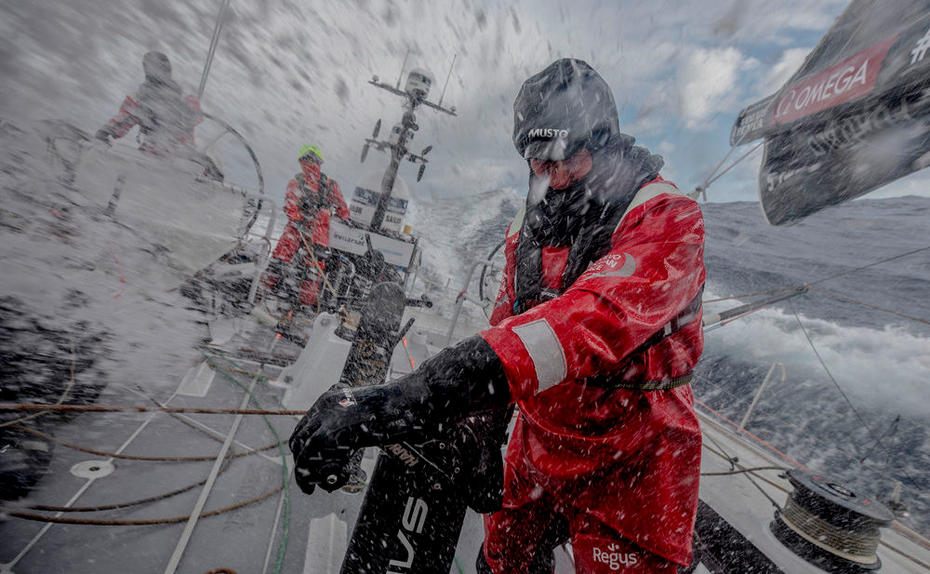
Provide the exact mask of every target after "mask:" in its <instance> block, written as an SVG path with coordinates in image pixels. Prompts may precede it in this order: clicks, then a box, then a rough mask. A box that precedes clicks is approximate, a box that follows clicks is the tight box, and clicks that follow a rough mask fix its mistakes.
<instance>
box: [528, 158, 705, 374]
mask: <svg viewBox="0 0 930 574" xmlns="http://www.w3.org/2000/svg"><path fill="white" fill-rule="evenodd" d="M640 149H641V148H640ZM654 178H655V175H654V174H653V177H652V179H654ZM665 193H674V194H680V192H679V191H678V189H677V188H675V187H674V186H673V185H671V184H668V183H665V182H662V181H659V182H656V183H652V184H647V185H644V186H643V185H641V186H640V187H638V190H637V192H636V193H635V194H634V195H633V196H632V197H631V198H630V199H629V200H628V201H626V202H624V203H623V204H622V205H614V206H612V207H613V209H611V210H610V211H609V212H607V211H602V212H601V217H600V218H598V220H597V222H596V225H583V226H582V227H583V229H582V231H581V232H580V233H579V234H578V235H576V237H575V239H574V242H576V243H578V242H582V241H584V242H586V243H587V244H586V245H585V247H584V248H583V249H577V250H576V249H575V248H574V244H573V245H572V248H571V249H570V251H569V258H568V262H567V263H566V265H565V271H564V272H563V274H562V282H561V285H560V288H559V289H550V288H546V287H544V286H543V280H542V265H541V255H539V254H537V253H533V252H541V250H542V247H541V246H540V245H539V242H538V241H534V240H533V239H532V238H531V237H529V236H526V235H524V233H523V231H524V230H526V223H525V220H524V221H520V218H521V216H522V214H518V215H517V218H516V219H515V220H514V224H512V225H513V227H515V228H518V229H521V233H520V236H519V237H518V239H517V242H518V243H517V252H516V258H517V269H516V270H517V272H518V275H517V276H516V277H515V278H514V283H515V290H516V294H517V297H516V301H515V302H514V314H515V315H519V314H521V313H523V312H525V311H526V310H528V309H530V308H532V307H533V306H535V305H538V304H539V303H542V302H544V301H547V300H550V299H553V298H555V297H558V296H559V295H561V294H562V293H564V292H565V290H566V289H568V287H570V286H571V285H572V284H573V283H574V282H575V281H576V280H577V279H578V277H580V276H581V274H582V273H583V272H584V271H585V270H586V269H587V267H588V266H589V265H590V264H591V263H592V262H594V261H596V260H597V259H599V258H601V257H603V256H604V255H606V254H607V252H608V251H609V250H610V247H611V243H612V238H613V234H614V233H616V230H617V229H619V227H620V224H621V223H622V222H623V219H624V218H625V217H626V215H627V214H628V213H629V212H630V211H632V210H633V208H634V207H636V206H638V205H642V204H643V203H645V202H646V201H648V200H649V199H652V198H653V197H657V196H659V195H662V194H665ZM584 227H587V228H589V229H591V230H592V232H591V233H590V234H586V233H585V231H584ZM605 229H606V230H608V231H609V233H605V232H604V230H605ZM521 246H522V249H521ZM521 257H524V258H528V259H529V262H530V263H529V265H527V264H526V260H524V264H523V265H521V264H520V263H521ZM573 258H575V259H574V260H573ZM578 258H581V260H578ZM703 293H704V285H701V287H700V289H698V292H697V295H695V296H694V298H692V299H691V301H689V302H688V304H687V305H685V307H684V308H683V309H682V310H681V311H680V312H679V313H678V314H677V315H675V317H674V318H673V319H672V320H671V321H669V322H668V323H666V324H665V325H663V326H662V328H661V329H659V330H658V331H656V332H655V333H654V334H652V335H651V336H650V337H649V338H647V339H646V340H645V341H644V342H643V343H642V344H641V345H640V346H638V347H637V348H636V349H634V350H633V351H632V352H631V353H630V354H629V355H627V359H625V360H624V361H623V362H622V363H621V364H620V365H619V367H618V368H617V369H616V370H615V371H614V373H622V372H624V371H625V370H626V369H627V368H628V367H629V366H630V363H631V362H632V360H633V359H634V358H636V357H639V356H640V355H641V354H642V353H643V352H645V351H646V350H647V349H649V348H650V347H653V346H655V345H657V344H659V343H660V342H662V341H663V340H665V339H667V338H668V337H670V336H672V335H674V334H675V333H677V332H678V331H680V330H681V329H683V328H684V327H685V326H687V325H689V324H691V323H692V322H693V321H694V320H696V319H697V318H698V317H699V316H700V314H701V301H702V296H703ZM691 379H692V373H691V372H688V373H686V374H684V375H681V376H678V377H675V378H672V379H663V380H656V381H638V382H626V381H620V380H619V378H618V377H617V376H616V374H612V375H599V376H595V377H590V378H588V379H586V380H585V384H588V385H592V386H596V387H602V388H608V389H631V390H642V391H656V390H666V389H673V388H675V387H680V386H682V385H686V384H688V383H690V382H691Z"/></svg>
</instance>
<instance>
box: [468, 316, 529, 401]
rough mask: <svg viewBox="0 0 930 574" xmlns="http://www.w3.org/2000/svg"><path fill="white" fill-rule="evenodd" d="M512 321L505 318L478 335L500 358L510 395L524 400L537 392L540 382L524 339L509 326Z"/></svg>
mask: <svg viewBox="0 0 930 574" xmlns="http://www.w3.org/2000/svg"><path fill="white" fill-rule="evenodd" d="M510 322H511V321H506V320H505V321H504V322H503V323H502V324H500V325H498V326H496V327H491V328H490V329H485V330H484V331H482V332H481V333H478V336H480V337H481V338H482V339H484V340H485V341H486V342H487V343H488V344H489V345H490V346H491V348H492V349H494V352H495V353H496V354H497V357H498V358H499V359H500V361H501V365H503V367H504V375H505V376H506V377H507V383H508V384H509V385H510V395H511V396H512V397H513V398H514V399H515V400H524V399H527V398H529V397H532V396H533V395H534V394H536V389H537V388H538V386H539V383H538V382H537V380H536V367H535V366H534V365H533V360H532V359H531V358H530V355H529V353H528V352H527V350H526V347H525V346H524V345H523V341H522V340H520V337H518V336H517V335H516V333H514V332H513V331H511V330H510V329H509V328H507V324H508V323H510Z"/></svg>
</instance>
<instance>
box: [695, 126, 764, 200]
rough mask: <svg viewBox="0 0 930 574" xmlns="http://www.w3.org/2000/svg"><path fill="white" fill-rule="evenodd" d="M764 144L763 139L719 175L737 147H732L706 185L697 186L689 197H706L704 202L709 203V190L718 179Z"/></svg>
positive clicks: (712, 172) (708, 178) (707, 179)
mask: <svg viewBox="0 0 930 574" xmlns="http://www.w3.org/2000/svg"><path fill="white" fill-rule="evenodd" d="M764 143H765V140H764V139H763V140H762V141H760V142H759V143H757V144H756V145H754V146H752V148H750V150H749V151H747V152H746V153H744V154H743V155H741V156H740V157H738V158H736V159H735V160H733V163H731V164H730V165H728V166H727V167H726V168H725V169H724V170H723V171H721V172H720V173H717V170H718V169H720V166H721V165H723V162H725V161H726V160H727V158H728V157H730V154H731V153H733V150H735V149H736V148H735V147H730V149H729V151H727V153H726V155H725V156H723V159H722V160H720V162H718V163H717V165H716V166H714V169H713V170H711V172H710V174H709V175H708V176H707V178H706V179H705V180H704V183H702V184H701V185H699V186H697V187H696V188H694V191H692V192H691V193H689V194H688V196H689V197H691V198H692V199H697V197H698V195H703V196H704V201H707V188H708V187H710V184H712V183H714V182H715V181H717V180H718V179H720V178H721V177H723V176H724V175H726V174H727V172H729V171H730V170H731V169H733V168H734V167H736V166H737V165H738V164H740V163H741V162H742V161H743V160H744V159H746V158H747V157H749V156H750V155H751V154H752V153H753V152H754V151H756V150H757V149H759V148H760V147H761V146H762V144H764Z"/></svg>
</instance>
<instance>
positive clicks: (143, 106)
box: [96, 52, 223, 181]
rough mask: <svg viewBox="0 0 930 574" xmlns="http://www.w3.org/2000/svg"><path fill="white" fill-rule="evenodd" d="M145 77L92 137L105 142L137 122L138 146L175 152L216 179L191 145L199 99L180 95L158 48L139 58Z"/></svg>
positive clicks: (208, 161)
mask: <svg viewBox="0 0 930 574" xmlns="http://www.w3.org/2000/svg"><path fill="white" fill-rule="evenodd" d="M142 70H143V72H144V73H145V81H144V82H142V84H141V85H140V86H139V89H138V90H137V91H136V93H135V94H132V95H130V96H126V99H125V100H123V103H122V105H121V106H120V108H119V113H117V114H116V116H114V117H113V118H112V119H110V121H109V122H107V123H106V125H104V126H103V127H102V128H100V129H99V130H97V133H96V138H97V139H99V140H101V141H104V142H107V143H109V142H110V139H111V138H112V139H119V138H121V137H123V136H125V135H126V134H127V133H129V131H130V130H132V128H134V127H136V126H139V135H140V138H141V140H142V141H141V144H140V146H139V149H140V150H142V151H144V152H148V153H151V154H154V155H157V156H179V157H184V158H187V159H190V160H191V161H194V162H196V163H198V164H200V165H202V166H203V168H204V175H205V176H206V177H209V178H210V179H214V180H217V181H222V180H223V174H222V173H221V172H220V170H219V168H218V167H217V166H216V164H215V163H214V162H213V160H212V159H210V158H209V157H208V156H207V155H206V154H204V153H202V152H199V151H197V150H196V149H195V148H194V128H195V127H197V125H198V124H200V123H201V122H203V113H202V112H201V110H200V102H199V101H198V100H197V98H196V97H194V96H193V95H190V94H188V95H187V96H185V95H183V93H182V92H181V87H180V86H178V84H177V82H175V81H174V79H172V77H171V62H170V61H169V60H168V56H166V55H165V54H163V53H161V52H147V53H146V54H145V56H143V58H142Z"/></svg>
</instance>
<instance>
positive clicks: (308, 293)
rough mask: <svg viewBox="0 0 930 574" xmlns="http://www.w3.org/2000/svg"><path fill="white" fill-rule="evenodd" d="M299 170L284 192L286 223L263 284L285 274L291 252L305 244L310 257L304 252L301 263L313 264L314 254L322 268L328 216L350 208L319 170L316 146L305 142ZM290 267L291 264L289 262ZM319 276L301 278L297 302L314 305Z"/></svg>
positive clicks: (344, 213) (271, 283)
mask: <svg viewBox="0 0 930 574" xmlns="http://www.w3.org/2000/svg"><path fill="white" fill-rule="evenodd" d="M299 161H300V173H298V174H297V175H295V176H294V178H293V179H291V180H290V181H289V182H288V184H287V191H286V193H285V196H284V213H285V214H287V219H288V222H287V225H286V226H285V228H284V231H283V232H282V234H281V238H280V239H279V240H278V245H277V247H275V250H274V253H272V258H273V259H274V261H273V262H272V264H271V265H270V266H269V273H268V275H267V276H266V285H269V286H274V285H275V284H276V283H277V282H278V276H279V275H281V274H286V273H287V270H286V269H285V267H286V266H285V265H283V264H285V263H291V261H292V259H293V258H294V255H295V254H296V253H297V252H298V251H299V250H301V249H303V250H306V249H307V248H308V247H309V248H311V249H313V250H314V257H313V258H311V257H310V256H309V255H308V254H306V253H304V257H303V261H301V262H298V264H299V265H303V266H304V267H309V268H312V267H313V259H314V258H316V260H317V264H318V265H319V267H320V269H324V268H325V257H326V256H325V250H326V248H327V247H329V219H330V216H331V215H330V214H331V212H335V214H336V217H338V218H340V219H342V220H348V219H349V208H348V206H347V205H346V202H345V199H343V197H342V192H341V191H340V189H339V184H338V183H337V182H336V180H334V179H330V178H329V177H327V176H326V174H324V173H323V172H322V171H321V169H320V168H321V166H322V164H323V156H322V154H321V153H320V150H319V149H317V148H316V147H315V146H309V145H308V146H304V147H303V148H302V149H301V151H300V157H299ZM291 267H293V266H291ZM319 283H320V281H319V278H318V277H314V278H311V279H308V280H306V281H302V282H301V285H300V303H301V304H302V305H315V304H316V300H317V295H318V293H319V288H320V285H319Z"/></svg>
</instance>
